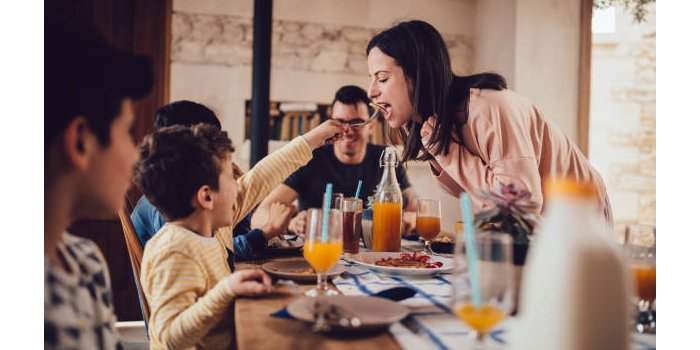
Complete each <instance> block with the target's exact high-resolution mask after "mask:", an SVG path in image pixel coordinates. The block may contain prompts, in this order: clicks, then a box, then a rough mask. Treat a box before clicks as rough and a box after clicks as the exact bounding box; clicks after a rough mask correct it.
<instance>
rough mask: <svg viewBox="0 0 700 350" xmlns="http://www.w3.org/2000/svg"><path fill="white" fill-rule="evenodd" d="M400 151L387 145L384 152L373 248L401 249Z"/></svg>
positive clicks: (374, 204)
mask: <svg viewBox="0 0 700 350" xmlns="http://www.w3.org/2000/svg"><path fill="white" fill-rule="evenodd" d="M398 163H399V162H398V152H397V151H396V149H395V148H394V147H391V146H389V147H387V148H386V149H385V150H384V152H383V153H382V159H381V166H382V167H383V168H384V173H383V174H382V179H381V181H380V182H379V185H378V186H377V191H376V193H375V194H374V201H373V203H372V211H373V215H372V216H373V218H372V221H373V222H372V250H373V251H375V252H398V251H400V250H401V228H402V220H401V218H402V209H401V208H402V204H403V199H402V197H401V187H399V182H398V180H396V166H397V165H398Z"/></svg>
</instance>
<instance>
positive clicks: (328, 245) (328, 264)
mask: <svg viewBox="0 0 700 350" xmlns="http://www.w3.org/2000/svg"><path fill="white" fill-rule="evenodd" d="M342 214H343V213H342V212H341V211H340V210H338V209H330V210H329V212H328V230H327V232H326V233H325V234H324V233H323V231H322V226H323V210H321V209H309V210H308V213H307V218H308V219H307V220H308V221H307V226H306V241H305V243H304V259H306V261H307V262H308V263H309V265H311V267H312V268H313V269H314V271H315V272H316V275H317V283H316V288H314V289H310V290H309V291H308V292H306V295H308V296H319V295H338V292H337V291H336V290H334V289H332V288H330V287H329V286H328V281H327V274H328V272H329V271H330V270H331V269H333V267H335V265H336V264H337V263H338V261H339V260H340V256H341V255H342V254H343V215H342Z"/></svg>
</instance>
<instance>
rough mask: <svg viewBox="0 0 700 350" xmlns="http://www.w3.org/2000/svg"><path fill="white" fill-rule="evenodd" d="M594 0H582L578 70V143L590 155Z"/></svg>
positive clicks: (585, 153) (584, 152)
mask: <svg viewBox="0 0 700 350" xmlns="http://www.w3.org/2000/svg"><path fill="white" fill-rule="evenodd" d="M592 26H593V0H581V23H580V30H581V32H580V43H579V57H580V61H579V70H578V144H579V147H581V151H582V152H583V154H584V155H586V156H588V136H589V127H590V117H591V116H590V112H591V54H592V52H591V50H592V40H593V35H592Z"/></svg>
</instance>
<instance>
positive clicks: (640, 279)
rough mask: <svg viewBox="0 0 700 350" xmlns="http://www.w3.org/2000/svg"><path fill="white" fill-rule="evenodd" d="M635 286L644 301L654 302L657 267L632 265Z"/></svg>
mask: <svg viewBox="0 0 700 350" xmlns="http://www.w3.org/2000/svg"><path fill="white" fill-rule="evenodd" d="M632 275H633V276H634V284H635V286H636V287H637V294H638V295H639V298H640V299H642V300H647V301H653V300H655V299H656V266H655V265H632Z"/></svg>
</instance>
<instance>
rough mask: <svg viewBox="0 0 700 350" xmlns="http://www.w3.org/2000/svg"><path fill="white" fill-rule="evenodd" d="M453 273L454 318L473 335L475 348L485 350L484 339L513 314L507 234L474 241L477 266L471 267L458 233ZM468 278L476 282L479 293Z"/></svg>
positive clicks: (510, 250)
mask: <svg viewBox="0 0 700 350" xmlns="http://www.w3.org/2000/svg"><path fill="white" fill-rule="evenodd" d="M456 238H457V239H456V243H455V269H454V271H453V275H452V296H453V299H452V308H453V310H454V314H455V316H457V317H458V318H459V319H461V320H462V321H464V323H466V324H467V325H468V326H469V327H470V328H471V329H472V330H474V331H475V332H476V344H475V346H474V348H476V349H484V348H485V346H486V335H488V334H489V332H491V331H492V330H493V329H494V328H495V327H496V326H498V325H499V324H500V323H501V322H502V321H503V320H505V319H506V317H507V316H508V315H509V314H510V313H511V312H512V311H513V309H514V306H515V286H514V285H515V281H514V278H513V271H514V270H513V253H512V251H513V241H512V239H511V238H510V236H509V235H507V234H498V233H485V234H479V235H477V237H476V239H475V240H476V248H477V254H476V255H477V258H476V259H475V260H476V265H475V266H470V265H469V259H467V254H466V250H465V246H464V239H463V234H461V233H457V235H456ZM470 275H476V276H473V277H474V278H475V279H477V280H478V290H477V287H476V286H473V285H472V284H471V278H472V276H470Z"/></svg>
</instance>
